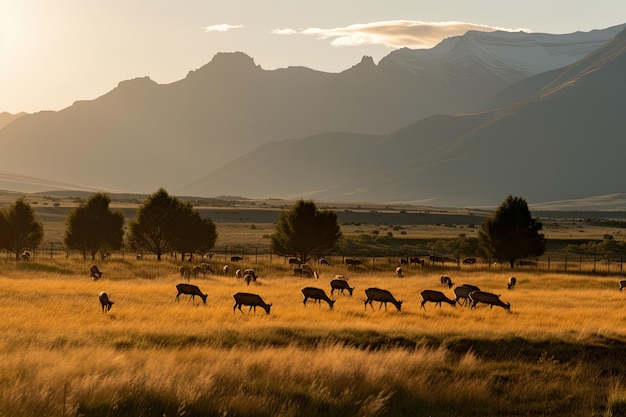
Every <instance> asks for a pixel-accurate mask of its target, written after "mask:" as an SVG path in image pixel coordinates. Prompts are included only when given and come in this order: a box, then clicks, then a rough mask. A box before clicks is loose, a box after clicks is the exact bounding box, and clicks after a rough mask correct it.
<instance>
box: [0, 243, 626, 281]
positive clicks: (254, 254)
mask: <svg viewBox="0 0 626 417" xmlns="http://www.w3.org/2000/svg"><path fill="white" fill-rule="evenodd" d="M30 252H31V255H32V256H31V260H36V259H53V258H61V257H63V258H80V259H82V258H83V253H82V252H81V251H76V250H69V251H68V250H66V249H65V248H64V247H63V245H61V244H60V243H57V244H55V243H52V244H50V246H49V247H47V248H45V247H40V248H38V249H37V250H36V251H30ZM137 255H138V254H137V253H136V252H129V251H125V250H124V249H122V250H120V251H111V253H110V258H111V259H123V260H129V259H137V258H138V256H137ZM5 256H6V258H7V259H15V254H13V253H11V252H8V251H6V252H5ZM233 257H239V258H242V259H241V260H235V259H236V258H233ZM87 258H88V259H90V256H89V255H87ZM141 258H142V259H145V260H150V259H152V260H156V255H154V254H152V253H149V252H144V253H142V254H141ZM347 258H351V259H358V260H359V261H361V265H358V266H357V267H356V268H355V267H353V266H350V267H349V268H354V269H355V270H363V271H365V270H368V269H372V270H376V269H380V270H384V269H387V268H388V269H390V270H394V269H395V268H396V267H397V266H402V267H403V268H405V269H406V270H407V272H408V271H411V270H420V271H421V270H442V271H443V270H467V271H481V270H484V271H489V270H500V271H512V270H511V268H510V265H509V264H508V262H500V261H497V260H493V259H484V258H463V257H461V258H453V257H443V256H432V255H420V256H417V257H413V258H412V257H405V258H401V257H398V256H396V255H370V256H364V255H339V254H333V255H329V256H326V257H325V260H326V262H327V263H328V264H329V266H330V267H332V266H342V267H346V264H345V260H346V259H347ZM162 259H163V260H172V261H176V260H179V261H180V260H182V259H183V258H182V257H181V255H180V253H167V254H164V255H163V256H162ZM415 259H419V260H420V261H421V262H419V263H418V262H413V263H411V260H415ZM97 260H100V257H99V256H97ZM193 260H194V261H196V262H207V261H209V262H213V263H218V264H225V265H228V264H233V263H237V262H241V263H244V264H252V265H254V264H272V265H284V266H285V267H288V268H289V267H290V265H289V257H285V256H282V255H276V254H273V253H271V252H270V251H269V249H268V248H267V247H256V248H245V249H239V250H233V249H232V248H229V250H221V251H213V252H211V254H204V255H203V254H194V258H193ZM468 260H470V261H472V260H473V262H467V261H468ZM315 263H317V261H310V262H309V264H315ZM514 270H515V271H527V272H536V273H546V272H555V273H558V272H562V273H572V274H594V275H623V274H624V260H623V258H622V257H619V258H617V257H616V258H611V257H599V256H594V257H583V256H569V255H565V256H561V257H559V256H552V257H546V258H536V259H533V260H528V259H524V260H518V261H517V262H516V263H515V268H514Z"/></svg>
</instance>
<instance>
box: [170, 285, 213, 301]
mask: <svg viewBox="0 0 626 417" xmlns="http://www.w3.org/2000/svg"><path fill="white" fill-rule="evenodd" d="M176 289H177V290H178V294H176V301H179V299H178V297H179V296H180V295H181V294H187V295H191V299H192V300H194V299H195V296H196V295H197V296H198V297H200V298H202V302H203V303H204V304H206V299H207V294H202V291H200V288H198V287H197V286H195V285H191V284H183V283H180V284H177V285H176Z"/></svg>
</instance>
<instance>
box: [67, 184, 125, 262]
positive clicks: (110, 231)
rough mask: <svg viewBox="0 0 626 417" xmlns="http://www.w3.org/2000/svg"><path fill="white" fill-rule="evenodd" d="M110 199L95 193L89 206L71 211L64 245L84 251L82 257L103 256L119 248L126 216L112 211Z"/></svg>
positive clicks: (86, 204) (88, 201)
mask: <svg viewBox="0 0 626 417" xmlns="http://www.w3.org/2000/svg"><path fill="white" fill-rule="evenodd" d="M109 204H111V197H109V195H108V194H105V193H96V194H93V195H92V196H91V197H89V199H88V200H87V202H86V203H82V204H81V205H79V206H78V207H76V208H75V209H74V210H72V211H71V212H70V213H69V214H68V216H67V219H66V229H65V239H64V241H65V245H66V246H67V247H68V248H70V249H78V250H80V251H82V253H83V258H86V257H87V253H89V254H90V256H91V259H95V258H96V254H97V253H98V252H100V256H101V257H104V253H105V251H107V250H108V249H120V248H121V247H122V243H123V237H124V229H123V227H124V213H123V212H121V211H119V210H118V211H112V210H110V209H109Z"/></svg>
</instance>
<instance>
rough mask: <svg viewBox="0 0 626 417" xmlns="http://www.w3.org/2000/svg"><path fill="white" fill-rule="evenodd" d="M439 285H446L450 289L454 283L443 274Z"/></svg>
mask: <svg viewBox="0 0 626 417" xmlns="http://www.w3.org/2000/svg"><path fill="white" fill-rule="evenodd" d="M441 286H442V287H448V289H450V288H452V287H453V286H454V283H453V282H452V280H451V279H450V277H448V276H445V275H444V276H442V277H441Z"/></svg>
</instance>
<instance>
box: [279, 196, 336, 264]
mask: <svg viewBox="0 0 626 417" xmlns="http://www.w3.org/2000/svg"><path fill="white" fill-rule="evenodd" d="M341 236H342V234H341V230H340V228H339V224H338V223H337V215H336V214H335V213H334V212H332V211H328V210H318V209H317V207H316V206H315V203H313V201H304V200H299V201H297V202H296V203H295V205H294V206H293V207H292V208H291V209H290V210H284V211H282V212H281V213H280V215H279V216H278V223H276V231H275V233H274V234H272V236H271V247H272V250H273V251H274V252H276V253H278V254H281V255H289V256H296V257H298V258H299V259H301V260H302V261H303V262H306V261H307V260H309V257H310V256H311V255H316V256H322V255H324V253H325V252H327V251H330V250H331V249H332V248H333V247H334V246H335V244H336V243H337V242H338V241H339V239H340V238H341Z"/></svg>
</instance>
